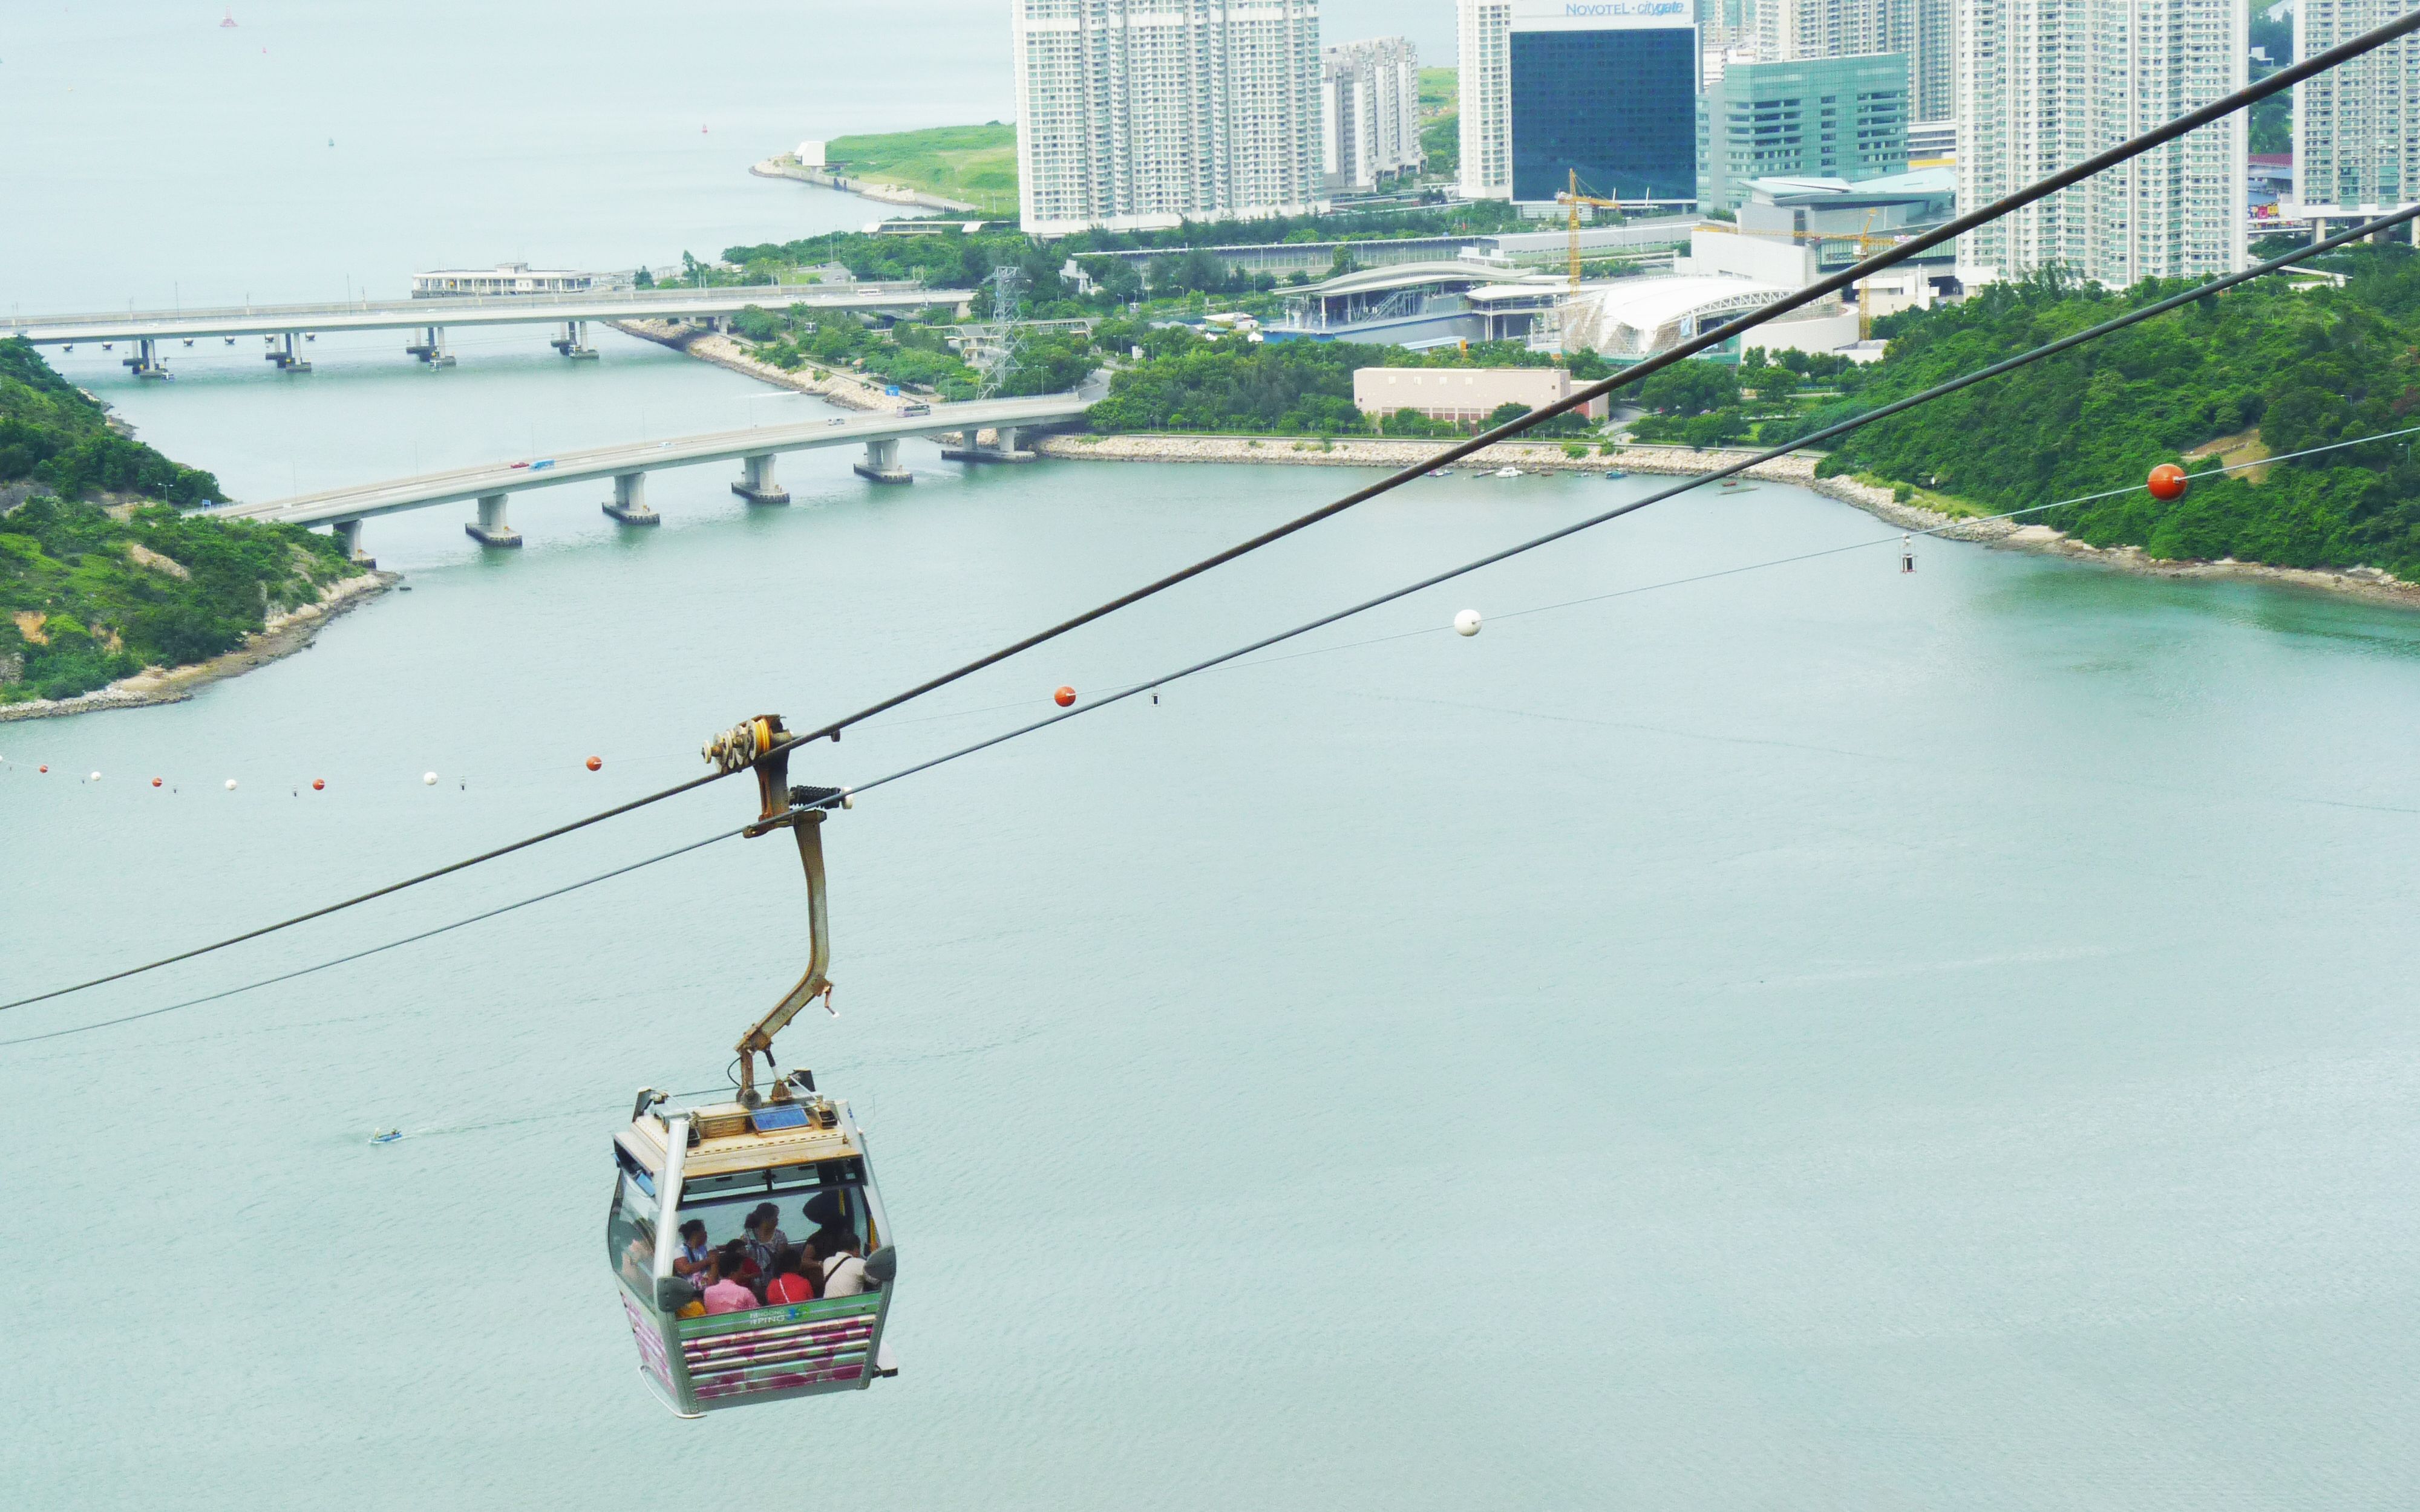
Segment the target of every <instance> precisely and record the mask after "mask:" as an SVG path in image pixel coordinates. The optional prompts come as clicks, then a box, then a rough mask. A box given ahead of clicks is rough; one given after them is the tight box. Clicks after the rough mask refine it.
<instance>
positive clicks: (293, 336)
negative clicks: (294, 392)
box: [269, 331, 311, 373]
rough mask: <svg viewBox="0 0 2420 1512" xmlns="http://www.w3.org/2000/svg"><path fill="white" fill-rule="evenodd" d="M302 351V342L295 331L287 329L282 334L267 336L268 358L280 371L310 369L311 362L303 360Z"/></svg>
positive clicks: (289, 371) (305, 370) (293, 371)
mask: <svg viewBox="0 0 2420 1512" xmlns="http://www.w3.org/2000/svg"><path fill="white" fill-rule="evenodd" d="M269 360H270V361H271V362H272V363H276V364H277V365H278V368H279V369H280V370H281V371H284V372H287V373H308V372H309V371H311V364H310V363H308V362H305V361H304V360H303V358H302V342H301V341H300V340H299V339H298V333H297V332H291V331H288V332H285V333H284V334H283V335H277V336H271V337H270V338H269Z"/></svg>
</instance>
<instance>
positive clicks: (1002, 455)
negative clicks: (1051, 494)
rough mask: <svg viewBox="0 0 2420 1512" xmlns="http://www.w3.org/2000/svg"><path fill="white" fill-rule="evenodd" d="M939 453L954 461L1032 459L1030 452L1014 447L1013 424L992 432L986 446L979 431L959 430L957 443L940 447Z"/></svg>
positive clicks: (1014, 433)
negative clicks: (989, 442)
mask: <svg viewBox="0 0 2420 1512" xmlns="http://www.w3.org/2000/svg"><path fill="white" fill-rule="evenodd" d="M941 455H943V456H944V457H947V458H948V459H950V460H951V461H954V462H1031V461H1032V460H1033V454H1032V452H1020V451H1018V450H1017V449H1016V426H1015V425H1002V426H1001V427H1000V428H999V429H998V430H996V431H994V432H992V439H991V444H990V445H988V446H986V445H985V444H983V433H982V432H981V431H975V430H967V431H961V432H959V433H958V444H957V445H955V446H944V447H942V448H941Z"/></svg>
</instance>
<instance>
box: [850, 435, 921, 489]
mask: <svg viewBox="0 0 2420 1512" xmlns="http://www.w3.org/2000/svg"><path fill="white" fill-rule="evenodd" d="M856 468H857V475H858V476H859V477H861V478H863V479H865V480H866V481H867V482H869V483H913V482H915V481H916V475H915V474H914V473H912V472H910V471H907V469H906V468H903V467H901V466H900V465H899V438H897V437H896V436H891V437H886V438H884V439H883V440H878V441H868V442H866V443H865V460H864V461H862V462H860V463H858V464H856Z"/></svg>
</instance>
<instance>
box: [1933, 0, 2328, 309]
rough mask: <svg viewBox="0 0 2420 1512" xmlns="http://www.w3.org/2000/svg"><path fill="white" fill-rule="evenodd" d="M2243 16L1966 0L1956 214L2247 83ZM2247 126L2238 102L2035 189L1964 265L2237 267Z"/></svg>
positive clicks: (2232, 2) (2078, 1) (2153, 4)
mask: <svg viewBox="0 0 2420 1512" xmlns="http://www.w3.org/2000/svg"><path fill="white" fill-rule="evenodd" d="M2305 3H2308V0H2305ZM2243 17H2244V13H2243V4H2242V0H1961V7H1960V17H1959V39H1958V74H1959V80H1958V86H1959V97H1960V110H1959V117H1958V209H1959V212H1960V213H1961V214H1963V213H1965V212H1966V211H1968V210H1972V209H1975V208H1978V207H1980V206H1983V205H1986V204H1989V203H1990V202H1991V201H1993V200H1995V199H1997V198H1999V197H2000V196H2001V195H2003V194H2007V193H2010V192H2012V191H2014V190H2016V189H2019V188H2022V187H2023V186H2024V185H2025V184H2028V183H2031V182H2033V181H2034V180H2035V179H2037V178H2040V177H2042V176H2043V175H2045V174H2047V173H2050V172H2051V171H2053V170H2055V169H2058V168H2064V167H2068V166H2071V165H2072V164H2074V163H2078V162H2083V161H2084V160H2085V159H2086V158H2088V157H2090V156H2092V155H2093V154H2094V153H2096V152H2100V151H2102V149H2104V148H2107V147H2116V146H2117V145H2118V143H2120V142H2123V141H2125V140H2126V139H2127V138H2129V137H2131V136H2135V135H2138V134H2140V133H2142V132H2144V131H2149V130H2150V129H2151V128H2152V127H2154V126H2157V125H2159V124H2161V123H2162V122H2164V121H2168V120H2173V119H2174V118H2175V117H2177V116H2181V115H2183V114H2184V113H2185V112H2187V111H2190V110H2193V109H2195V107H2197V106H2201V105H2206V104H2208V103H2210V102H2211V100H2216V99H2218V98H2219V97H2220V96H2222V95H2225V94H2227V93H2228V92H2230V91H2232V90H2235V89H2239V88H2242V86H2243V83H2244V78H2245V72H2246V68H2247V62H2246V57H2245V53H2244V37H2243V31H2244V19H2243ZM2244 130H2245V127H2244V118H2243V115H2242V112H2238V113H2237V114H2235V115H2233V116H2228V117H2227V118H2226V120H2224V121H2219V122H2216V123H2213V124H2212V125H2210V126H2205V127H2203V128H2202V129H2201V130H2200V131H2194V132H2191V133H2189V134H2187V135H2185V136H2182V137H2180V138H2178V139H2177V140H2176V141H2174V142H2171V143H2168V144H2167V145H2166V146H2164V147H2156V148H2153V149H2152V150H2151V151H2149V152H2147V153H2145V154H2143V155H2142V156H2141V157H2138V158H2135V159H2133V161H2132V162H2126V163H2122V164H2120V165H2118V167H2116V168H2112V169H2110V170H2109V171H2108V172H2106V173H2102V174H2100V175H2097V176H2096V177H2092V178H2089V179H2087V180H2086V181H2085V182H2083V183H2081V184H2078V185H2076V186H2075V187H2074V188H2072V189H2066V190H2061V191H2060V192H2059V193H2055V194H2053V195H2051V196H2050V197H2049V198H2047V199H2042V200H2037V201H2035V202H2034V203H2033V204H2031V205H2029V206H2027V207H2025V208H2024V209H2021V210H2018V211H2016V212H2014V213H2013V214H2010V215H2008V216H2005V217H2003V218H2001V219H2000V220H1998V221H1995V222H1993V224H1990V225H1987V226H1985V227H1983V228H1982V229H1980V230H1978V231H1975V232H1973V233H1971V234H1969V235H1968V236H1967V237H1965V238H1964V239H1963V245H1962V247H1961V248H1960V251H1959V261H1960V263H1961V264H1962V266H1964V267H1967V268H1969V269H1972V270H1978V271H1980V270H1984V269H1989V270H1996V271H1997V273H1998V274H1999V275H2000V276H2003V277H2007V276H2012V275H2017V274H2023V273H2025V272H2028V271H2030V270H2034V269H2037V268H2042V267H2046V266H2050V265H2054V264H2055V265H2057V266H2059V267H2062V268H2065V269H2067V270H2070V271H2071V272H2075V273H2079V274H2082V275H2084V276H2085V277H2087V278H2092V279H2095V280H2098V281H2099V282H2101V283H2102V284H2107V285H2113V286H2124V285H2131V284H2133V283H2135V282H2136V281H2138V280H2140V279H2145V278H2199V277H2203V276H2206V275H2208V274H2212V273H2224V272H2231V271H2234V270H2237V269H2240V268H2242V266H2243V258H2244V234H2243V226H2244V151H2245V136H2244Z"/></svg>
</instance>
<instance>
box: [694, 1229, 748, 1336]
mask: <svg viewBox="0 0 2420 1512" xmlns="http://www.w3.org/2000/svg"><path fill="white" fill-rule="evenodd" d="M747 1265H748V1248H747V1246H746V1245H744V1244H742V1243H740V1242H739V1241H737V1240H736V1239H735V1240H733V1241H732V1242H730V1243H728V1244H725V1245H723V1246H722V1248H721V1249H719V1250H716V1251H715V1252H714V1260H713V1276H714V1279H713V1280H712V1281H710V1282H708V1283H707V1284H706V1291H705V1293H704V1297H705V1301H706V1315H707V1316H708V1317H712V1316H713V1315H714V1314H716V1313H744V1312H746V1311H747V1310H748V1309H749V1308H751V1307H753V1306H756V1305H758V1304H757V1301H756V1293H754V1292H752V1291H751V1290H749V1289H748V1283H746V1282H744V1281H742V1280H740V1279H739V1273H740V1272H741V1271H742V1270H745V1269H746V1268H747Z"/></svg>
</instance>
